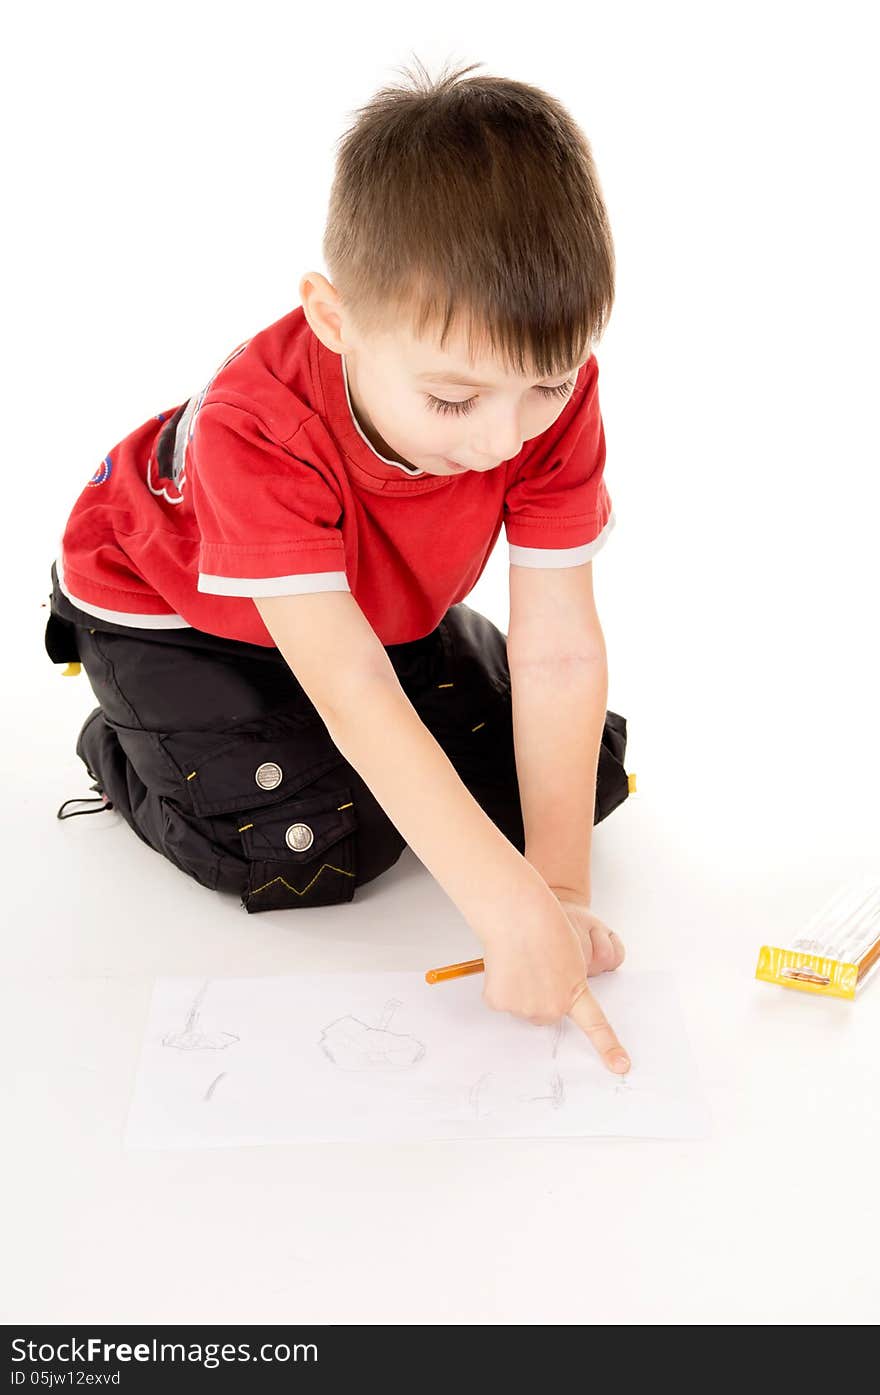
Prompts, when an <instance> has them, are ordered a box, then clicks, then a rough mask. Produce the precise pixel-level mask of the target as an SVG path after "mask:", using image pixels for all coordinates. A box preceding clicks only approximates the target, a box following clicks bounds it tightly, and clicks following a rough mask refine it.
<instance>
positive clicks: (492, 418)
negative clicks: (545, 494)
mask: <svg viewBox="0 0 880 1395" xmlns="http://www.w3.org/2000/svg"><path fill="white" fill-rule="evenodd" d="M320 283H323V286H322V285H321V284H320ZM309 287H310V288H311V294H309ZM300 291H301V295H302V297H303V306H304V309H305V310H306V314H307V317H308V319H309V323H310V324H311V326H312V328H313V329H314V330H315V332H316V333H317V334H318V335H319V337H320V338H321V339H322V340H323V342H324V343H325V344H327V346H328V347H329V348H332V349H334V350H335V352H337V353H342V354H344V355H345V368H346V373H347V376H348V389H349V394H350V396H351V401H352V407H353V408H354V412H355V415H356V417H357V419H358V422H359V423H360V426H361V429H362V430H363V432H364V435H365V436H366V437H367V438H368V440H369V441H370V443H371V445H372V446H373V447H374V449H375V450H377V451H378V453H379V454H380V455H383V456H385V457H386V458H387V459H389V460H398V461H400V462H401V463H403V464H405V465H415V466H416V467H417V468H418V469H419V470H424V472H425V473H426V474H429V475H454V474H460V473H463V472H464V471H466V470H470V471H474V472H477V473H481V472H483V471H485V470H494V469H495V468H496V467H497V466H498V465H501V464H503V463H504V462H505V461H507V460H511V459H512V458H513V457H514V456H515V455H518V454H519V452H520V451H521V450H522V447H523V445H524V443H525V442H526V441H529V440H531V438H532V437H533V436H538V435H540V433H541V432H542V431H546V430H547V428H548V427H549V426H551V425H552V424H553V422H554V421H555V420H556V418H557V417H558V416H559V414H560V412H562V411H563V409H564V407H565V404H566V402H568V401H569V399H570V397H571V392H572V388H573V387H574V383H575V380H576V378H577V372H578V369H579V368H580V367H581V365H582V364H583V363H585V362H586V361H587V359H588V358H589V356H590V352H591V350H588V351H587V352H585V353H584V354H583V355H582V356H581V359H580V361H579V362H578V363H577V364H573V365H572V371H571V372H570V373H567V374H566V373H559V374H556V375H555V376H550V377H547V378H535V377H528V376H520V375H516V374H509V373H506V372H505V371H504V369H503V368H502V366H501V364H500V363H499V361H498V360H496V359H494V358H492V357H489V356H482V357H480V358H477V359H475V360H474V361H473V362H469V360H468V354H467V347H466V341H465V340H464V338H463V336H460V335H450V337H449V339H448V340H447V347H446V349H445V350H442V349H441V348H440V347H439V344H438V343H437V342H436V340H435V339H433V338H430V339H429V338H425V339H416V338H415V337H414V335H413V333H412V332H411V330H410V329H409V328H408V327H404V326H400V327H398V328H396V329H395V330H394V332H393V333H387V334H382V335H371V336H369V337H368V338H365V337H363V336H361V335H360V334H359V332H358V331H357V329H356V328H355V327H354V325H353V324H352V323H351V321H350V319H349V318H348V317H347V315H346V313H345V310H344V308H343V307H342V304H341V302H340V301H339V300H338V297H336V292H335V291H334V290H333V287H331V286H330V283H329V282H327V281H326V280H325V279H324V278H323V277H318V276H317V275H311V276H309V277H307V278H303V281H302V282H301V285H300ZM322 291H324V292H327V291H329V292H330V293H331V294H332V296H333V297H335V300H334V302H333V304H332V305H331V304H330V303H329V298H326V299H325V296H324V294H322ZM310 302H311V303H310ZM334 310H335V312H336V313H334ZM468 379H473V380H475V382H474V383H470V382H468V381H467V380H468ZM476 384H479V386H477V385H476ZM456 466H460V467H463V469H456Z"/></svg>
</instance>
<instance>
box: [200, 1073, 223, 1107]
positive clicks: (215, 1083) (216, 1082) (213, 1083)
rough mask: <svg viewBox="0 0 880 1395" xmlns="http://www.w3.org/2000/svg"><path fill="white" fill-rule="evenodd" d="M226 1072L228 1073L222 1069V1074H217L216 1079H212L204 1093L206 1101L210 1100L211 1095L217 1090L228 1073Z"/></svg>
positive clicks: (203, 1096)
mask: <svg viewBox="0 0 880 1395" xmlns="http://www.w3.org/2000/svg"><path fill="white" fill-rule="evenodd" d="M226 1074H227V1072H226V1071H225V1070H221V1072H220V1074H219V1075H217V1076H215V1077H214V1079H213V1080H212V1081H211V1083H210V1085H209V1086H208V1088H207V1090H206V1091H205V1093H204V1094H203V1095H202V1099H203V1100H204V1101H205V1102H206V1103H207V1102H208V1100H210V1098H211V1096H212V1095H213V1093H214V1091H215V1090H216V1088H217V1086H218V1085H219V1084H220V1081H221V1080H222V1079H223V1077H224V1075H226Z"/></svg>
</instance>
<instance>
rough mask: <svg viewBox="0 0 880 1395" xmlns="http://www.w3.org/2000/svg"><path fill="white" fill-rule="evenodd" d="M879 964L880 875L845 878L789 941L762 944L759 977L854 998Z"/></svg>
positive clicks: (785, 986) (793, 986)
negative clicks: (852, 878) (849, 879)
mask: <svg viewBox="0 0 880 1395" xmlns="http://www.w3.org/2000/svg"><path fill="white" fill-rule="evenodd" d="M878 964H880V877H875V876H871V877H863V878H862V879H861V880H860V881H856V882H847V883H846V884H845V885H844V886H842V887H841V888H840V889H839V890H838V891H837V892H835V894H834V895H833V896H832V897H831V899H830V901H828V902H826V904H825V905H824V906H822V907H821V908H820V909H819V910H818V911H817V912H816V914H815V915H814V916H813V917H812V919H811V920H810V921H808V923H807V924H806V925H805V926H804V928H803V930H802V931H801V933H800V934H799V935H798V936H797V937H796V938H795V939H793V940H792V941H791V942H790V943H789V944H787V945H762V946H761V949H760V953H759V954H758V967H757V969H756V970H755V978H759V979H763V981H764V982H765V983H776V984H778V985H779V987H780V988H798V989H800V991H801V992H802V993H821V994H824V995H825V996H826V997H831V998H854V997H855V996H856V992H857V991H861V989H862V988H863V987H864V985H865V982H866V980H867V979H868V978H870V976H871V974H872V973H873V972H874V970H875V969H876V968H877V966H878Z"/></svg>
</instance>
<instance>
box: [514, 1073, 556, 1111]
mask: <svg viewBox="0 0 880 1395" xmlns="http://www.w3.org/2000/svg"><path fill="white" fill-rule="evenodd" d="M519 1098H520V1099H521V1100H527V1101H528V1102H529V1103H530V1104H531V1103H532V1102H533V1101H535V1100H549V1101H550V1104H551V1106H552V1107H553V1108H554V1109H561V1108H562V1106H563V1105H564V1104H565V1081H564V1080H563V1079H562V1076H561V1075H560V1074H559V1071H558V1070H557V1071H554V1072H553V1075H552V1076H551V1078H550V1093H549V1095H520V1097H519Z"/></svg>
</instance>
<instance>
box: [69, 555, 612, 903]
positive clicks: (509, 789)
mask: <svg viewBox="0 0 880 1395" xmlns="http://www.w3.org/2000/svg"><path fill="white" fill-rule="evenodd" d="M50 606H51V611H50V617H49V621H48V624H47V626H46V635H45V645H46V651H47V653H48V654H49V657H50V658H51V659H52V660H53V662H55V663H67V662H79V663H81V664H82V666H83V669H84V670H85V672H86V674H87V676H88V679H89V682H90V684H91V686H92V689H93V691H94V693H95V696H96V697H97V699H98V702H99V704H100V706H98V707H96V708H95V710H94V711H93V712H92V713H91V714H90V715H89V717H88V718H87V719H86V721H85V723H84V724H83V727H82V729H81V731H80V733H79V737H78V739H77V744H76V753H77V755H78V756H79V757H80V759H81V760H82V761H83V763H84V764H85V767H86V769H87V771H88V773H89V775H90V776H91V778H92V779H93V780H94V781H95V782H96V783H95V784H94V785H93V786H92V788H93V789H97V790H98V791H99V793H103V795H104V796H105V799H106V800H107V801H109V804H110V805H112V807H114V808H115V809H117V810H118V812H119V813H120V814H121V815H122V817H123V818H124V819H125V821H126V823H128V824H129V825H130V826H131V827H132V828H133V829H134V831H135V833H136V834H137V835H138V836H139V837H140V838H141V839H142V840H143V841H144V842H145V843H146V844H147V845H148V846H149V847H151V848H153V849H154V850H155V851H156V852H159V853H162V854H163V855H164V856H165V857H167V858H168V859H169V861H171V862H173V863H174V865H175V866H176V867H179V868H180V869H181V870H182V871H184V872H186V873H187V874H188V875H189V876H191V877H194V878H195V879H196V881H198V882H200V883H201V884H202V885H203V886H206V887H209V888H210V889H212V890H219V891H228V892H235V893H236V894H238V895H239V896H240V897H241V900H242V904H243V905H244V906H245V907H246V908H247V910H248V911H251V912H253V911H266V910H279V909H283V908H291V909H293V908H299V907H303V906H323V905H332V904H335V903H337V902H342V901H350V900H351V899H352V897H353V896H354V891H355V887H357V886H360V885H362V884H363V883H365V882H369V881H372V880H373V878H374V877H378V876H380V875H381V873H382V872H385V871H387V869H388V868H389V867H391V866H393V864H394V863H395V862H396V861H397V859H398V858H399V857H400V854H401V852H402V851H403V849H404V848H405V847H406V842H405V840H404V839H403V838H402V837H401V835H400V833H399V832H398V830H397V828H396V827H395V825H394V824H393V823H392V822H391V820H390V819H389V818H388V816H387V815H386V814H385V812H384V810H383V809H382V808H381V806H380V805H379V803H378V802H377V800H376V798H375V796H374V795H373V793H372V792H371V790H370V789H369V787H368V786H367V785H366V784H365V782H364V781H363V779H362V778H361V776H360V775H359V774H358V772H357V771H356V770H355V769H354V768H353V767H352V766H351V765H350V764H349V763H348V762H347V761H346V760H345V758H344V757H343V756H342V754H341V753H340V751H339V750H338V749H337V748H336V746H334V744H333V742H332V740H331V738H330V734H329V732H328V731H327V728H326V727H325V725H324V723H323V721H322V719H321V717H320V716H319V714H318V712H317V710H316V708H315V707H314V705H313V704H312V702H311V701H310V699H309V698H308V697H307V696H306V694H305V692H304V691H303V689H302V688H301V686H300V685H299V683H298V682H297V680H296V678H295V677H294V675H293V673H292V672H291V670H290V668H289V666H288V664H287V663H286V662H285V660H284V658H283V657H282V655H281V653H280V651H279V650H278V649H277V648H274V647H272V648H266V647H263V646H261V645H254V644H244V643H241V642H238V641H235V640H229V639H222V638H219V637H218V636H216V635H210V634H205V633H204V632H203V631H200V630H194V629H179V630H149V629H134V628H130V627H127V626H122V625H115V624H112V623H110V622H108V621H105V620H101V619H98V618H97V617H95V616H92V615H89V614H87V613H86V612H85V611H82V610H80V609H78V607H76V606H74V605H72V604H71V602H70V601H69V600H68V599H67V597H66V596H64V594H63V593H62V592H61V591H60V589H59V587H58V579H57V574H56V571H55V567H54V565H53V567H52V594H51V600H50ZM386 652H387V654H388V657H389V659H390V661H391V663H392V665H393V667H394V670H395V673H396V674H397V677H398V679H399V681H400V684H401V687H402V688H403V690H404V692H405V693H406V695H407V697H408V698H409V700H410V702H411V703H412V704H413V707H414V708H415V710H416V711H417V712H418V714H419V717H420V718H421V720H422V721H423V722H424V724H425V725H426V726H427V727H428V729H429V730H430V731H431V733H432V734H433V736H434V738H435V739H436V741H437V742H438V743H439V745H440V746H441V747H442V749H443V751H444V752H445V754H446V755H447V756H448V758H449V760H450V761H451V762H452V764H453V765H454V767H455V769H456V771H457V772H458V774H459V776H460V778H461V779H462V781H463V783H464V784H465V785H466V786H467V788H468V789H469V790H470V792H471V794H472V795H473V796H474V798H475V799H476V800H477V801H478V803H479V804H480V805H481V807H482V808H483V809H484V810H485V812H486V813H487V814H488V815H489V817H490V818H491V819H492V820H493V822H494V823H495V824H496V825H497V826H498V828H500V829H501V831H502V832H503V833H504V834H505V836H506V837H507V838H508V839H509V840H510V842H511V843H513V844H514V846H515V847H516V848H518V850H519V851H520V852H522V851H523V850H524V845H525V835H524V830H523V821H522V812H521V808H520V799H519V788H518V784H517V778H516V763H515V758H514V749H513V721H512V714H511V702H510V673H509V669H508V665H507V641H506V637H505V636H504V635H503V634H502V633H501V631H500V630H499V629H497V627H496V626H495V625H493V624H492V622H491V621H490V620H488V619H487V618H486V616H484V615H481V614H480V612H479V611H476V610H474V609H472V608H471V607H470V606H468V605H465V604H464V603H463V602H461V603H459V604H458V605H454V606H452V607H451V608H450V609H449V610H448V611H447V613H446V615H445V616H444V618H443V620H441V622H440V624H439V625H438V626H437V628H436V629H435V630H434V631H433V632H432V633H431V634H429V635H426V636H425V637H424V638H423V639H419V640H415V641H413V642H412V643H410V644H392V645H387V646H386ZM625 752H626V719H625V718H624V717H620V716H618V715H617V713H615V712H608V713H607V715H606V720H605V729H604V732H603V736H602V746H601V751H600V756H599V766H598V776H597V788H596V804H595V814H594V823H599V822H601V820H602V819H604V818H607V816H608V815H609V814H610V813H611V812H612V810H613V809H616V808H617V806H618V804H621V803H622V802H623V801H624V800H625V799H626V798H627V795H628V793H629V783H628V779H627V775H626V772H625V770H624V766H623V760H624V755H625ZM425 797H426V798H428V797H430V796H429V792H427V791H426V792H425ZM62 807H63V806H62ZM59 813H60V811H59Z"/></svg>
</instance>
